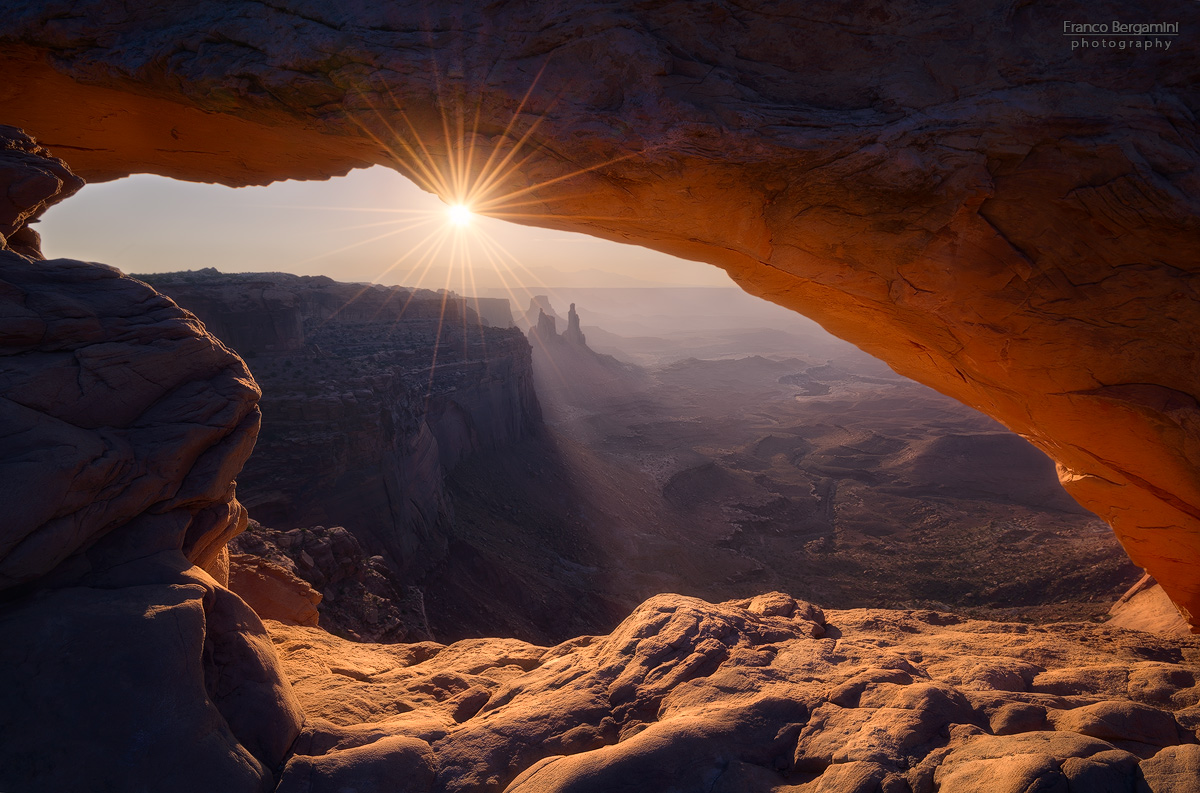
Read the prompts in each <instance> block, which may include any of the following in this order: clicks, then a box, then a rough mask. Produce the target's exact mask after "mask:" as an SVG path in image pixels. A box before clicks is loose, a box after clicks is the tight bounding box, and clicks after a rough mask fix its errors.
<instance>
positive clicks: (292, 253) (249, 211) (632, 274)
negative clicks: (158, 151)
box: [37, 166, 733, 294]
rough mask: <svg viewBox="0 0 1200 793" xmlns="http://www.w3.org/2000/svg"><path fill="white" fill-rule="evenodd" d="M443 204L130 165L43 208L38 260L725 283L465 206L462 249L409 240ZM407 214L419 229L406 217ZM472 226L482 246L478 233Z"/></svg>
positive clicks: (363, 186)
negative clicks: (153, 171)
mask: <svg viewBox="0 0 1200 793" xmlns="http://www.w3.org/2000/svg"><path fill="white" fill-rule="evenodd" d="M446 209H447V207H446V205H445V204H444V203H442V201H441V200H440V199H439V198H437V197H436V196H434V195H432V194H430V193H427V192H425V191H423V190H421V189H420V188H419V187H417V186H416V185H415V184H413V183H412V182H410V181H409V180H408V179H406V178H405V177H403V176H401V175H400V174H398V173H396V172H395V171H392V170H390V169H387V168H383V167H381V166H376V167H374V168H369V169H360V170H356V171H351V172H350V174H348V175H347V176H344V177H340V178H334V179H329V180H327V181H308V182H298V181H287V182H276V183H274V184H272V185H269V186H267V187H241V188H230V187H223V186H221V185H212V184H198V183H192V182H180V181H176V180H172V179H166V178H163V177H159V176H148V175H137V176H132V177H129V178H126V179H120V180H117V181H114V182H103V183H97V184H88V185H86V186H85V187H84V188H83V189H82V190H81V191H80V192H79V193H78V194H77V195H75V196H73V197H71V198H70V199H68V200H66V201H64V202H63V203H61V204H59V205H57V206H54V207H52V208H51V209H50V210H49V211H48V212H47V213H46V214H45V215H44V216H43V218H42V220H41V222H40V223H39V224H38V226H37V230H38V231H39V233H40V234H41V235H42V251H43V253H44V254H45V255H46V257H47V258H59V257H64V258H72V259H82V260H85V261H96V262H103V263H105V264H110V265H112V266H114V267H117V268H118V269H120V270H121V271H122V272H125V273H130V274H136V273H157V272H171V271H176V270H196V269H200V268H203V267H215V268H217V269H218V270H221V271H222V272H264V271H272V272H274V271H282V272H290V273H296V274H299V275H328V276H330V277H332V278H335V279H337V280H339V281H373V282H378V283H384V284H401V285H404V286H423V287H426V288H430V289H437V288H441V287H447V286H448V288H450V289H452V290H454V291H456V292H459V293H460V294H469V293H471V291H472V285H471V281H470V280H469V279H470V276H471V274H473V275H474V287H475V288H478V289H496V288H499V287H503V286H505V285H506V283H507V284H508V285H510V286H511V285H518V284H519V285H522V286H526V287H535V286H551V287H554V286H571V287H603V286H613V287H636V286H668V285H670V286H681V285H684V286H726V287H729V286H733V282H732V281H731V280H730V279H729V277H728V276H726V275H725V273H724V272H722V271H721V270H719V269H718V268H716V267H713V266H711V265H706V264H701V263H699V262H690V261H685V260H683V259H678V258H675V257H672V256H668V255H666V254H663V253H658V252H657V251H651V250H649V249H647V248H642V247H640V246H636V245H622V244H620V243H615V242H610V241H607V240H600V239H596V238H594V237H589V236H587V235H584V234H573V233H568V232H562V231H552V230H547V229H538V228H533V227H529V226H519V225H516V224H512V223H507V222H505V221H501V220H496V219H493V218H481V217H478V216H475V217H474V218H473V219H472V220H471V223H470V226H469V227H468V230H469V231H470V233H467V234H463V235H461V236H460V237H459V239H462V240H469V243H468V244H469V245H470V247H469V248H467V249H466V251H467V252H469V253H470V256H469V257H467V256H463V255H461V254H460V253H458V252H455V251H454V250H453V244H452V242H449V241H448V242H447V244H446V245H444V246H443V247H442V248H441V250H440V251H439V252H438V253H437V254H436V255H434V254H433V253H432V251H433V245H432V240H431V239H430V240H428V241H426V242H424V243H423V242H422V241H423V240H426V239H427V238H428V236H429V235H430V233H431V232H434V234H435V236H436V234H437V232H439V231H440V230H441V229H443V228H445V226H446V222H447V215H446ZM417 223H421V224H422V225H420V226H419V227H413V226H414V224H417ZM480 232H484V233H485V234H486V238H489V239H491V240H493V241H494V244H490V245H489V244H487V243H485V242H482V241H481V237H484V236H485V234H481V233H480ZM453 238H454V235H450V236H449V237H448V238H447V239H448V240H452V239H453ZM489 251H490V252H491V256H490V257H489V256H488V252H489ZM468 259H469V261H471V262H472V265H471V268H470V271H469V272H468V271H466V268H463V267H458V266H455V267H453V269H454V274H453V276H452V277H451V278H450V280H449V281H448V280H447V273H448V270H449V269H450V267H451V265H454V264H457V263H458V262H461V261H467V260H468ZM397 260H400V261H399V262H398V263H397ZM492 262H498V263H500V266H499V267H497V266H496V265H495V264H493V263H492ZM389 268H390V269H389Z"/></svg>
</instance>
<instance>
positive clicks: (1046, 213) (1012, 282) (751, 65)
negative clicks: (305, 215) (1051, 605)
mask: <svg viewBox="0 0 1200 793" xmlns="http://www.w3.org/2000/svg"><path fill="white" fill-rule="evenodd" d="M55 9H56V7H54V6H47V5H44V4H29V3H18V2H11V1H10V2H4V3H0V11H2V12H3V13H2V14H0V19H4V23H3V26H2V27H0V43H3V45H4V48H5V52H6V56H5V61H4V65H3V66H2V67H0V74H2V75H3V77H4V79H3V80H0V84H2V85H3V87H0V102H2V104H3V106H4V107H5V110H6V114H7V120H8V121H9V122H10V123H17V124H20V125H22V126H23V127H25V128H27V129H29V130H30V131H31V132H32V133H33V134H35V135H36V136H38V137H39V138H41V139H42V140H44V142H46V143H47V144H48V145H52V146H61V147H69V148H70V149H71V150H72V152H73V154H74V155H76V160H75V161H76V162H77V163H78V166H79V168H80V171H81V173H83V174H84V175H85V176H87V177H90V178H101V179H103V178H113V177H116V176H120V175H122V174H127V173H133V172H143V171H151V172H157V173H164V174H168V175H172V176H176V177H181V178H188V179H198V180H216V181H221V182H225V183H227V184H258V183H263V182H267V181H271V180H273V179H280V178H286V177H301V178H303V177H319V176H326V175H329V174H331V173H340V172H344V171H345V170H346V169H347V168H349V167H356V166H359V165H366V164H369V163H387V164H392V165H394V166H395V167H397V168H399V169H400V170H402V171H404V172H406V173H410V174H415V175H416V176H417V177H418V178H421V177H422V174H421V173H420V169H419V168H415V167H414V166H413V165H412V163H411V162H409V161H408V158H409V152H411V151H412V150H413V149H412V147H413V146H414V145H415V136H414V135H415V134H419V136H420V137H421V139H422V140H424V141H425V143H426V144H427V145H428V146H429V151H430V155H431V157H432V159H433V160H434V161H435V163H438V164H440V165H443V166H444V165H445V164H446V162H447V160H448V159H449V157H450V156H451V155H452V154H453V151H454V150H456V148H461V146H460V144H459V143H458V142H448V141H446V140H445V139H444V135H443V130H444V129H446V128H447V127H446V126H444V125H443V114H447V115H449V116H450V117H451V118H450V121H451V123H450V124H449V129H455V128H456V120H455V118H454V116H455V114H456V113H459V114H461V116H462V117H464V118H466V119H467V120H468V123H467V125H466V127H467V129H473V130H474V135H473V137H472V138H471V140H470V141H469V143H470V144H472V145H475V146H477V147H479V148H480V149H481V150H482V151H488V150H495V149H497V148H498V149H499V150H500V151H501V152H502V153H503V152H506V151H508V150H509V149H510V148H511V145H510V144H509V143H506V142H505V140H504V138H503V131H504V130H505V128H506V126H507V125H508V124H509V122H510V121H512V122H513V127H512V129H513V134H514V135H516V136H520V135H522V134H525V133H527V132H528V133H529V137H528V139H527V141H526V143H525V145H524V147H523V150H522V151H521V152H520V156H519V157H518V159H517V160H516V161H517V162H519V163H520V167H519V168H518V169H515V170H514V171H511V172H509V173H506V174H505V175H504V176H503V177H502V178H501V179H500V180H499V182H498V183H497V185H496V192H495V193H494V194H493V195H495V194H499V193H503V192H504V191H505V190H510V189H516V190H528V192H524V193H522V194H521V195H520V196H519V197H517V198H516V199H514V203H520V204H521V206H519V207H516V208H515V209H514V212H516V213H518V214H519V215H520V217H516V218H515V219H517V220H520V221H522V222H531V223H537V224H539V225H544V226H548V227H554V228H563V229H573V230H582V231H587V232H590V233H593V234H597V235H599V236H604V237H609V238H618V239H622V240H629V241H635V242H638V243H641V244H644V245H649V246H651V247H655V248H658V249H660V250H663V251H667V252H670V253H674V254H678V255H682V256H685V257H689V258H693V259H699V260H703V261H707V262H711V263H713V264H716V265H718V266H720V267H723V268H725V269H726V270H727V271H728V272H729V273H730V274H731V275H732V276H733V278H734V279H735V280H737V281H738V282H739V283H740V284H741V285H742V286H743V287H744V288H746V289H747V290H749V291H752V292H754V293H756V294H760V295H763V296H765V297H768V298H769V299H771V300H774V301H776V302H778V303H781V304H783V305H786V306H790V307H792V308H795V309H796V310H798V311H801V312H802V313H805V314H807V315H809V316H811V317H813V318H814V319H816V320H818V321H819V322H821V323H822V324H823V325H824V326H825V327H826V328H827V329H829V330H830V331H832V332H833V333H835V334H837V335H839V336H842V337H843V338H846V339H848V340H850V341H853V342H854V343H856V344H858V345H859V346H861V347H862V348H863V349H866V350H868V351H869V352H871V353H873V354H875V355H878V356H879V357H881V358H883V359H884V360H886V361H888V362H889V363H890V364H891V365H892V366H893V367H894V368H895V369H896V370H897V371H898V372H900V373H902V374H905V375H907V376H910V377H912V378H914V379H917V380H919V381H921V382H924V383H927V384H929V385H931V386H933V387H935V388H937V389H939V390H941V391H943V392H944V393H947V394H949V395H952V396H954V397H956V398H958V399H960V400H962V401H964V402H967V403H968V404H971V405H973V406H975V407H978V408H979V409H981V410H983V411H984V412H986V413H988V414H989V415H991V416H993V417H995V418H997V419H998V420H1000V421H1001V422H1003V423H1004V424H1006V425H1007V426H1008V427H1010V428H1012V429H1013V430H1015V431H1017V432H1018V433H1020V434H1021V435H1023V436H1025V437H1027V438H1028V439H1029V440H1030V441H1032V442H1033V443H1034V444H1035V445H1037V446H1038V447H1039V448H1041V449H1043V450H1044V451H1045V452H1046V453H1047V454H1049V455H1050V456H1051V457H1052V458H1054V459H1055V460H1056V461H1057V462H1058V464H1059V467H1060V477H1061V479H1062V481H1063V482H1064V484H1065V485H1066V487H1067V489H1068V490H1069V491H1070V492H1071V493H1072V495H1074V496H1075V498H1076V499H1078V500H1079V501H1080V502H1081V503H1082V504H1083V505H1084V506H1086V507H1087V508H1088V509H1090V510H1092V511H1094V512H1096V513H1097V514H1099V515H1101V516H1102V517H1104V518H1105V519H1106V520H1108V521H1109V522H1110V523H1111V524H1112V525H1113V527H1114V529H1115V530H1116V532H1117V534H1118V536H1119V537H1120V538H1121V541H1122V543H1123V544H1124V545H1125V547H1126V549H1127V550H1128V551H1129V553H1130V555H1131V557H1132V558H1133V559H1134V561H1135V562H1137V563H1138V564H1139V565H1142V566H1144V567H1146V568H1147V569H1149V570H1150V571H1151V572H1152V573H1153V574H1154V575H1155V577H1156V578H1157V579H1158V580H1159V581H1160V582H1161V583H1162V585H1163V587H1164V589H1165V590H1166V591H1167V592H1168V593H1169V594H1170V595H1171V597H1172V598H1173V599H1174V600H1175V602H1176V603H1177V604H1178V605H1180V606H1181V607H1182V608H1184V609H1185V610H1186V611H1187V612H1188V613H1189V614H1191V615H1192V622H1193V624H1197V620H1198V619H1200V617H1197V616H1196V615H1200V578H1198V577H1197V576H1195V575H1194V570H1195V565H1196V562H1197V560H1198V559H1200V477H1198V476H1197V473H1196V472H1197V463H1198V462H1200V459H1198V458H1200V407H1198V403H1197V400H1196V396H1197V386H1196V384H1197V382H1198V381H1200V377H1198V375H1200V362H1198V359H1197V351H1196V348H1195V345H1194V343H1193V340H1194V338H1195V336H1196V333H1197V331H1198V330H1200V300H1197V286H1196V283H1197V282H1196V262H1195V254H1194V252H1195V251H1196V250H1197V248H1198V246H1200V228H1198V222H1197V215H1198V212H1197V205H1196V196H1198V195H1200V174H1198V173H1197V170H1196V162H1197V159H1198V157H1200V155H1198V151H1197V143H1196V141H1197V135H1196V122H1195V108H1196V107H1197V106H1198V104H1200V99H1198V98H1197V88H1196V86H1197V85H1200V81H1197V80H1196V79H1195V78H1196V74H1197V61H1196V58H1197V55H1196V50H1195V49H1194V48H1186V47H1181V46H1175V47H1172V48H1171V49H1170V50H1169V51H1167V50H1163V49H1158V50H1152V51H1130V52H1126V53H1119V52H1100V51H1095V52H1090V53H1082V52H1072V51H1071V49H1070V46H1069V44H1070V39H1069V38H1068V37H1064V36H1063V35H1062V24H1063V20H1068V19H1075V18H1077V17H1078V16H1079V7H1078V6H1077V5H1075V4H1067V3H1054V2H1051V3H1037V4H1026V5H1021V6H1013V5H1012V4H1010V3H1002V2H999V0H992V1H989V0H981V1H980V2H976V3H972V4H970V5H969V6H958V7H956V8H955V10H954V12H953V13H946V12H945V11H944V9H943V8H942V7H941V6H940V5H938V4H921V3H910V4H905V5H902V6H896V5H894V4H887V3H883V2H874V3H865V4H864V3H847V4H834V5H824V6H821V7H820V8H810V7H808V6H807V5H797V6H790V5H784V6H779V5H770V6H763V7H761V8H746V7H743V6H741V5H738V4H726V3H709V4H705V5H704V6H703V7H696V6H694V5H691V4H688V5H686V7H685V6H683V5H679V4H672V3H658V4H649V5H646V4H633V3H608V4H592V5H585V6H579V5H578V4H570V5H568V6H562V7H554V8H550V7H547V6H545V5H544V4H540V3H509V4H504V5H503V6H501V7H496V6H486V7H471V8H459V7H454V8H453V10H451V8H450V7H445V8H443V7H439V6H434V7H429V6H428V5H427V4H422V3H411V2H395V3H388V4H372V3H358V2H351V3H340V4H335V5H325V4H317V5H314V4H312V3H307V2H301V1H300V0H290V1H289V2H283V3H279V4H272V5H262V4H257V3H245V4H241V3H219V4H218V3H207V4H206V3H200V4H196V3H183V2H174V3H168V4H165V5H164V4H154V5H153V6H145V7H141V8H134V9H122V10H121V11H120V13H117V11H116V9H115V7H114V6H112V4H111V3H110V2H109V1H108V0H90V1H89V2H81V3H75V4H72V11H71V14H70V16H69V17H61V15H60V14H59V12H58V11H57V10H55ZM1192 11H1193V8H1192V4H1190V3H1188V2H1185V0H1171V1H1169V2H1166V3H1154V4H1151V3H1148V2H1141V3H1135V4H1134V5H1132V6H1131V5H1129V4H1128V3H1116V2H1101V3H1098V4H1091V5H1089V6H1088V8H1087V13H1088V15H1089V17H1088V18H1089V19H1092V20H1093V21H1095V20H1108V19H1134V18H1136V19H1139V20H1140V19H1145V20H1158V21H1178V20H1180V19H1185V18H1190V15H1191V13H1192ZM1093 18H1094V19H1093ZM797 42H803V45H799V44H797ZM542 67H545V69H544V71H542V72H541V76H540V79H539V80H537V81H536V85H535V77H534V75H536V74H538V73H539V70H540V69H542ZM531 87H532V90H530V89H531ZM527 92H528V94H529V96H528V101H526V102H525V103H524V104H521V103H522V97H524V96H525V95H526V94H527ZM401 109H402V110H403V113H401ZM476 114H477V115H478V119H479V121H478V124H477V125H474V122H473V119H475V118H476ZM539 120H540V124H538V125H537V126H536V129H535V128H534V124H535V122H538V121H539ZM509 140H510V141H511V140H512V138H509ZM526 155H528V158H527V159H525V157H526ZM397 159H398V160H399V162H397ZM485 161H486V157H475V158H474V159H473V160H471V162H473V163H474V165H475V167H476V168H480V167H482V165H483V163H484V162H485ZM580 166H584V167H591V166H596V167H595V168H594V169H592V170H587V171H586V172H584V173H578V174H576V175H574V176H571V175H570V174H572V173H575V172H576V171H577V170H578V169H579V168H580ZM554 180H557V181H554ZM530 185H534V186H533V187H529V186H530ZM539 185H540V186H539ZM530 202H532V203H530ZM503 209H504V208H503V206H500V205H496V206H493V207H492V210H493V211H495V212H497V213H498V214H503Z"/></svg>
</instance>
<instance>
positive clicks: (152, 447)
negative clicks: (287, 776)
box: [0, 129, 303, 793]
mask: <svg viewBox="0 0 1200 793" xmlns="http://www.w3.org/2000/svg"><path fill="white" fill-rule="evenodd" d="M0 140H3V141H4V144H3V145H0V180H9V184H5V183H4V181H0V186H2V187H3V188H4V189H5V192H6V194H7V198H8V202H9V204H10V205H11V208H8V207H4V206H2V205H0V224H6V225H4V226H3V227H2V228H3V236H2V237H0V239H3V240H4V241H5V244H4V245H3V246H0V248H3V249H0V356H2V360H3V362H4V364H3V366H2V367H0V425H2V427H3V432H2V433H0V435H2V437H3V455H2V456H0V503H2V504H4V506H5V514H4V521H3V523H2V524H0V589H3V590H5V591H4V598H3V602H2V603H0V712H2V713H4V714H5V718H3V719H0V789H5V790H93V789H112V790H138V789H152V788H159V787H161V786H162V785H163V784H164V780H171V781H170V783H169V786H170V787H172V788H173V789H178V790H192V791H196V793H200V791H211V790H229V791H245V792H246V793H255V792H257V791H262V790H264V789H269V788H270V786H271V785H272V784H273V783H274V780H275V771H276V768H277V767H278V766H279V764H280V763H281V762H282V761H283V759H284V757H285V755H286V754H287V753H288V751H289V749H290V747H291V744H292V742H293V741H294V739H295V738H296V736H297V735H298V733H299V731H300V724H301V721H302V718H303V716H302V713H301V711H300V708H299V706H298V704H297V702H296V700H295V698H294V697H293V696H292V692H291V688H290V686H289V684H288V682H287V680H285V679H284V678H283V677H282V676H281V675H280V671H279V667H278V662H277V659H276V656H275V654H274V652H273V650H272V648H271V644H270V641H269V640H268V639H267V637H266V634H265V631H264V629H263V625H262V622H261V621H260V620H259V619H258V617H257V616H256V615H255V614H254V612H253V611H251V610H250V608H249V607H247V605H246V604H245V603H244V602H243V601H241V600H240V599H239V598H238V597H237V596H235V595H233V594H232V593H231V592H229V590H227V589H225V588H224V587H223V586H221V584H220V583H218V582H217V581H215V580H214V579H213V578H212V577H210V576H209V575H208V574H207V573H205V572H204V570H202V569H201V567H205V568H208V569H212V570H214V571H220V570H222V569H225V564H224V563H223V557H224V556H225V542H226V540H228V539H229V537H231V536H232V535H233V534H236V533H237V532H238V531H240V530H241V528H242V527H243V526H244V525H245V521H246V513H245V510H244V509H243V508H242V507H241V505H240V504H239V503H238V502H237V500H236V498H235V497H234V483H233V477H234V476H235V475H236V474H237V472H238V471H239V470H240V469H241V466H242V464H243V463H244V462H245V460H246V457H247V456H248V455H249V453H250V450H251V448H252V447H253V446H254V439H255V436H256V434H257V431H258V408H257V406H256V403H257V400H258V389H257V387H256V386H255V384H254V381H253V379H252V378H251V377H250V374H249V372H247V371H246V367H245V365H244V364H243V363H242V361H241V359H239V358H238V357H237V356H236V355H233V354H232V353H231V352H229V350H227V349H226V348H225V347H224V346H222V345H221V344H220V342H218V341H217V340H216V339H214V338H213V337H212V336H209V335H208V334H207V333H205V332H204V328H203V326H202V325H201V324H200V323H199V322H198V321H197V320H196V318H195V317H194V316H192V315H191V314H188V313H187V312H186V311H183V310H182V309H180V308H179V307H178V306H176V305H175V304H174V303H172V302H171V301H170V300H168V299H167V298H165V297H163V296H162V295H160V294H158V293H157V292H155V291H154V290H152V289H150V288H149V287H148V286H146V285H145V284H143V283H141V282H139V281H135V280H133V279H131V278H126V277H124V276H122V275H121V273H120V272H118V271H117V270H115V269H113V268H111V267H106V266H104V265H99V264H90V263H86V262H78V261H71V260H67V259H55V260H51V261H42V260H40V254H39V253H38V251H37V250H36V236H31V235H29V234H26V233H25V232H26V227H25V226H24V225H23V224H25V223H27V222H29V220H30V219H32V218H34V217H36V215H37V213H38V212H40V211H41V210H42V209H44V208H45V206H46V205H47V204H48V203H52V202H53V200H54V199H55V197H61V196H62V195H64V194H69V193H70V192H71V191H72V190H73V189H74V188H76V187H78V180H77V179H76V178H75V177H74V176H73V175H72V174H71V173H70V172H69V171H68V170H67V169H66V167H65V166H64V165H63V163H62V162H61V161H59V160H55V159H52V158H50V157H49V155H48V154H47V153H46V152H45V151H44V150H42V149H39V148H38V147H37V146H36V145H35V144H34V143H33V142H32V141H31V140H30V139H29V138H27V137H24V136H22V135H19V134H14V133H12V132H11V131H10V130H8V129H2V130H0ZM6 210H7V211H6ZM14 241H15V243H16V244H12V245H11V246H10V244H9V243H14ZM10 247H11V248H12V249H10ZM18 251H20V252H24V253H27V254H29V256H33V257H37V258H29V256H26V255H21V253H20V252H18ZM195 565H199V566H200V567H197V566H195Z"/></svg>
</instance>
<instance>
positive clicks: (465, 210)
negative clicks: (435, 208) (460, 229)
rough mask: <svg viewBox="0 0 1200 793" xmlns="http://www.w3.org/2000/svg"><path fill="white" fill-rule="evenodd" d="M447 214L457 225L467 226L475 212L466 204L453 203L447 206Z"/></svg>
mask: <svg viewBox="0 0 1200 793" xmlns="http://www.w3.org/2000/svg"><path fill="white" fill-rule="evenodd" d="M446 214H447V215H448V216H449V217H450V222H451V223H453V224H454V225H456V226H467V225H469V224H470V223H471V220H472V218H474V217H475V213H474V212H472V211H471V208H470V207H469V206H467V205H466V204H452V205H451V206H448V207H446Z"/></svg>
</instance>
